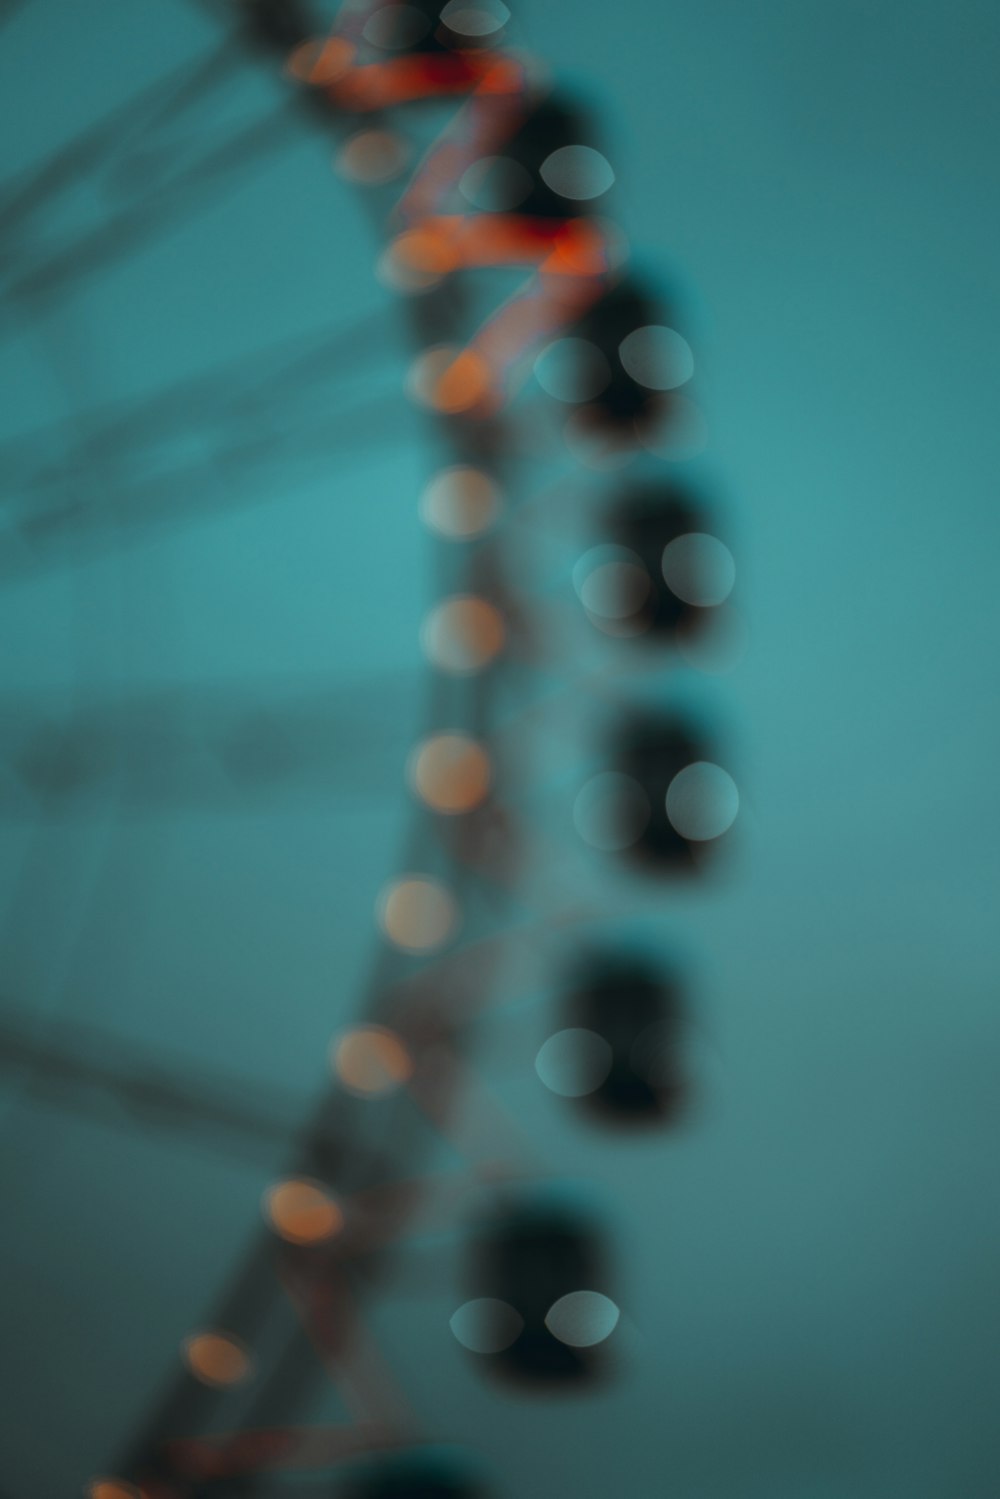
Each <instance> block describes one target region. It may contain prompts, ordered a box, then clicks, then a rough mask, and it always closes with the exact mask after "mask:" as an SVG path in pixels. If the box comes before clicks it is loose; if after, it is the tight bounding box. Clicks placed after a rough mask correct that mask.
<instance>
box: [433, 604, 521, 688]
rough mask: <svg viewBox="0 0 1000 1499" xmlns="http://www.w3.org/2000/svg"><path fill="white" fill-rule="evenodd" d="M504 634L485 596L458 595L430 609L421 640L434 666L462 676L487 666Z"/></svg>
mask: <svg viewBox="0 0 1000 1499" xmlns="http://www.w3.org/2000/svg"><path fill="white" fill-rule="evenodd" d="M505 633H506V632H505V630H504V622H503V617H502V615H501V614H500V612H499V610H497V609H495V608H494V607H493V605H492V604H489V603H487V601H486V600H485V599H479V598H475V597H474V596H473V595H472V594H464V595H463V594H460V595H458V596H457V597H455V598H450V599H445V601H444V602H443V603H441V604H439V605H438V606H437V608H436V609H433V610H432V611H431V613H430V614H429V615H428V616H427V619H426V620H425V621H424V627H423V632H422V640H423V646H424V650H425V651H426V653H427V656H428V658H429V659H430V660H431V661H432V662H433V663H434V665H435V666H437V667H440V669H441V670H442V671H449V672H455V673H457V674H459V675H462V674H464V673H466V672H472V671H481V670H482V668H483V667H484V666H487V665H489V663H490V662H491V661H492V660H494V658H495V657H496V656H498V655H499V654H500V652H501V651H502V650H503V645H504V638H505Z"/></svg>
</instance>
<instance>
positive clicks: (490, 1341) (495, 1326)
mask: <svg viewBox="0 0 1000 1499" xmlns="http://www.w3.org/2000/svg"><path fill="white" fill-rule="evenodd" d="M448 1326H449V1327H450V1328H451V1330H452V1332H453V1333H454V1335H455V1337H456V1338H457V1339H458V1341H459V1342H460V1343H461V1345H462V1347H463V1348H468V1350H469V1352H470V1353H502V1352H503V1350H504V1349H505V1348H509V1347H510V1345H511V1344H512V1343H513V1342H515V1341H516V1339H517V1338H518V1337H519V1336H520V1332H521V1328H522V1327H523V1326H524V1318H523V1317H522V1316H521V1314H520V1312H518V1311H516V1310H515V1308H514V1307H512V1306H511V1305H510V1303H509V1302H507V1301H499V1300H497V1298H496V1297H494V1296H477V1297H476V1299H475V1300H474V1301H467V1302H466V1303H465V1305H464V1306H460V1307H459V1309H458V1311H457V1312H455V1313H453V1315H452V1317H451V1318H450V1320H449V1323H448Z"/></svg>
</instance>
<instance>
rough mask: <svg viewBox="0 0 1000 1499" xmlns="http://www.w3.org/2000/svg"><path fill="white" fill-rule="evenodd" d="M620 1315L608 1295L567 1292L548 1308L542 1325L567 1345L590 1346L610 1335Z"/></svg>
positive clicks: (589, 1292) (574, 1346)
mask: <svg viewBox="0 0 1000 1499" xmlns="http://www.w3.org/2000/svg"><path fill="white" fill-rule="evenodd" d="M620 1316H621V1313H620V1312H619V1310H618V1308H617V1306H615V1303H614V1302H613V1301H612V1300H611V1298H610V1296H603V1295H602V1294H601V1292H600V1291H570V1292H569V1293H568V1295H566V1296H560V1298H559V1300H558V1301H555V1302H553V1304H552V1305H551V1306H550V1307H549V1309H548V1312H547V1313H546V1315H545V1326H546V1327H547V1328H548V1330H549V1332H550V1333H551V1334H552V1336H553V1337H554V1338H558V1339H559V1341H560V1343H566V1344H567V1345H568V1347H570V1348H593V1347H594V1346H595V1345H596V1344H597V1343H603V1342H604V1340H605V1339H606V1338H609V1337H610V1336H611V1334H612V1333H613V1332H614V1330H615V1328H616V1327H617V1326H618V1320H619V1318H620Z"/></svg>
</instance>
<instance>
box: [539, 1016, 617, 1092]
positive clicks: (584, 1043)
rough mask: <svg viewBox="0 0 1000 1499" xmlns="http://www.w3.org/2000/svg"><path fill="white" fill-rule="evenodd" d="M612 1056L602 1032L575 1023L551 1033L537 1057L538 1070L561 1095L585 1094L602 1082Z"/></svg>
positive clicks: (548, 1085) (543, 1078) (543, 1080)
mask: <svg viewBox="0 0 1000 1499" xmlns="http://www.w3.org/2000/svg"><path fill="white" fill-rule="evenodd" d="M613 1060H614V1055H613V1053H612V1050H611V1047H610V1046H609V1044H608V1042H607V1041H605V1039H604V1037H603V1036H599V1035H598V1034H597V1032H596V1031H588V1030H583V1029H581V1028H579V1027H576V1026H573V1027H570V1028H569V1029H568V1030H564V1031H556V1033H555V1035H553V1036H550V1037H549V1039H548V1040H547V1041H546V1042H545V1044H544V1046H542V1047H541V1048H540V1050H539V1052H538V1055H537V1057H536V1058H535V1071H536V1072H537V1073H538V1076H539V1077H540V1078H541V1080H542V1082H543V1083H544V1084H545V1086H546V1088H548V1089H549V1090H550V1091H551V1092H552V1093H558V1094H559V1095H560V1097H561V1098H584V1097H585V1096H586V1095H587V1094H588V1093H593V1091H594V1089H595V1088H599V1087H600V1086H601V1084H602V1083H603V1082H604V1079H605V1078H606V1077H607V1075H608V1073H609V1072H610V1071H611V1063H612V1061H613Z"/></svg>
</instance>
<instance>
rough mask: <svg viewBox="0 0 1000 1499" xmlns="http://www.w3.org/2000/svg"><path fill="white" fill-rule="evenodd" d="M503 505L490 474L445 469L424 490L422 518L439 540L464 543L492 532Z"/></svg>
mask: <svg viewBox="0 0 1000 1499" xmlns="http://www.w3.org/2000/svg"><path fill="white" fill-rule="evenodd" d="M500 503H501V502H500V490H499V488H498V487H497V484H496V481H495V480H494V479H491V478H490V476H489V474H485V473H483V471H482V470H481V469H478V468H470V467H469V466H468V465H466V464H455V465H454V466H453V467H451V468H446V469H442V471H441V472H440V473H439V474H436V475H435V476H434V478H433V479H431V481H430V483H429V484H428V485H427V486H426V488H425V489H424V492H423V494H422V495H421V498H420V517H421V519H422V520H423V522H424V524H425V525H427V526H429V527H430V528H431V529H432V530H433V531H437V533H438V534H439V535H440V536H446V537H448V539H449V540H452V541H465V540H467V539H468V538H470V537H473V536H481V535H482V533H483V532H484V531H487V530H489V528H490V526H491V525H492V524H493V522H494V520H495V519H496V517H497V514H498V512H499V510H500Z"/></svg>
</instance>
